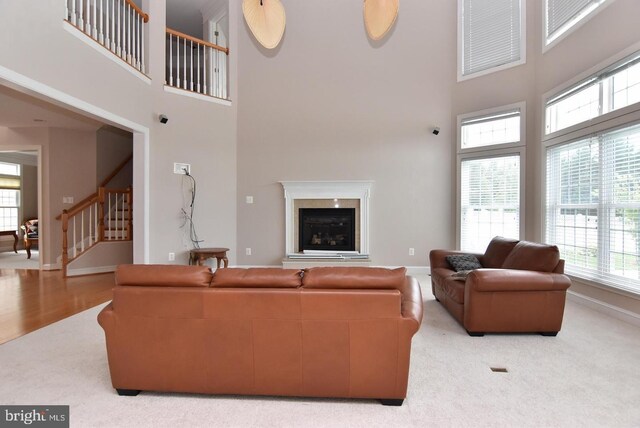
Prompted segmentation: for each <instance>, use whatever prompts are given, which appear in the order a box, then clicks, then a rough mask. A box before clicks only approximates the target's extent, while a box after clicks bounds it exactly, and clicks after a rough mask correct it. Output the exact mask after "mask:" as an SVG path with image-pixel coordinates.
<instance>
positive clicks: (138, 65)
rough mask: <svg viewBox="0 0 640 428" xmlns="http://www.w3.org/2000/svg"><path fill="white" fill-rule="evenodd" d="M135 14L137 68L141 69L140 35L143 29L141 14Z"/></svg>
mask: <svg viewBox="0 0 640 428" xmlns="http://www.w3.org/2000/svg"><path fill="white" fill-rule="evenodd" d="M134 16H135V17H136V41H137V44H136V52H137V55H136V68H137V69H138V70H140V64H141V62H140V35H141V31H140V30H141V28H142V27H141V26H140V15H138V14H137V13H136V14H135V15H134Z"/></svg>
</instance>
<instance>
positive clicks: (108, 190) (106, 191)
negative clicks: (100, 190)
mask: <svg viewBox="0 0 640 428" xmlns="http://www.w3.org/2000/svg"><path fill="white" fill-rule="evenodd" d="M130 191H131V187H127V188H126V189H106V188H105V189H104V192H105V193H129V192H130Z"/></svg>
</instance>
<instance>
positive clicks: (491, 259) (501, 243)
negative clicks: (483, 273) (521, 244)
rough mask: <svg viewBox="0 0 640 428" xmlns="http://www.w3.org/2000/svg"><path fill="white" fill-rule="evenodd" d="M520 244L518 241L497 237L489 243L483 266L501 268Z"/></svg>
mask: <svg viewBox="0 0 640 428" xmlns="http://www.w3.org/2000/svg"><path fill="white" fill-rule="evenodd" d="M517 243H518V240H517V239H510V238H503V237H502V236H496V237H495V238H493V239H492V240H491V242H489V245H488V246H487V250H486V251H485V252H484V256H483V257H482V266H483V267H486V268H501V267H502V265H503V264H504V261H505V260H506V258H507V256H508V255H509V253H511V250H513V249H514V248H515V246H516V244H517Z"/></svg>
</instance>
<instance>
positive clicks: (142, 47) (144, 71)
mask: <svg viewBox="0 0 640 428" xmlns="http://www.w3.org/2000/svg"><path fill="white" fill-rule="evenodd" d="M140 19H142V18H140ZM140 61H141V62H142V65H141V66H140V69H141V70H142V72H143V73H146V72H147V71H146V68H145V66H144V20H142V21H141V22H140Z"/></svg>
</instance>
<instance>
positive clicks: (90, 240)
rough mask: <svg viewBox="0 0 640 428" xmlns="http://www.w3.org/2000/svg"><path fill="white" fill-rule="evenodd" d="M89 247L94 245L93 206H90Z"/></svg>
mask: <svg viewBox="0 0 640 428" xmlns="http://www.w3.org/2000/svg"><path fill="white" fill-rule="evenodd" d="M88 222H89V246H91V245H92V244H93V233H91V232H92V230H91V227H92V226H93V205H89V220H88Z"/></svg>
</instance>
